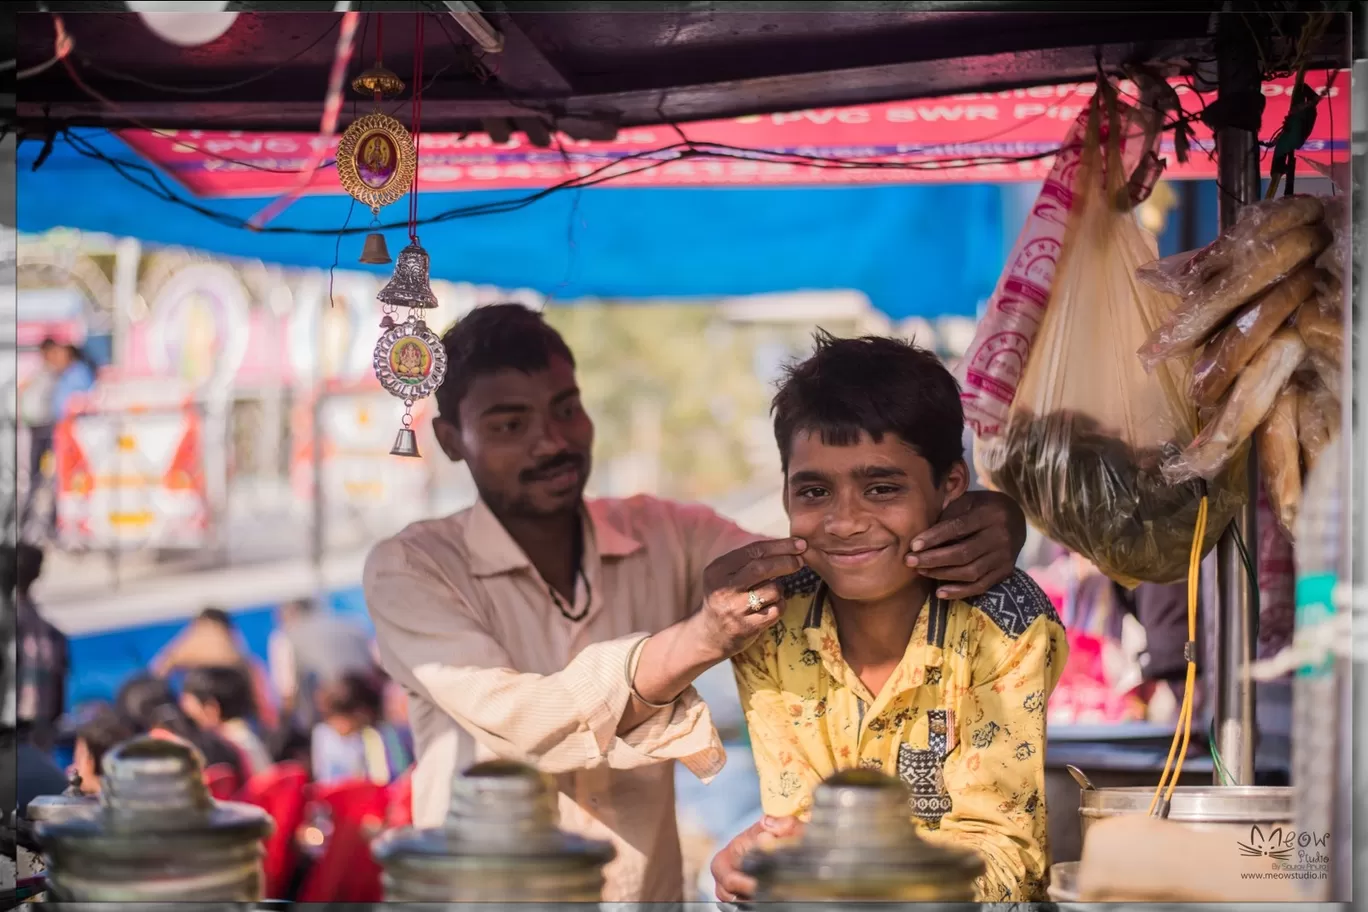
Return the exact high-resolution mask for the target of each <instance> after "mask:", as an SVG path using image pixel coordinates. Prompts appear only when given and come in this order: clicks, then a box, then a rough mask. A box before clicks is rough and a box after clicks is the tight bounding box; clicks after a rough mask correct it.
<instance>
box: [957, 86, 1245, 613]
mask: <svg viewBox="0 0 1368 912" xmlns="http://www.w3.org/2000/svg"><path fill="white" fill-rule="evenodd" d="M1109 105H1110V101H1109V99H1107V98H1106V97H1105V93H1101V92H1099V95H1098V96H1097V100H1096V101H1095V102H1094V104H1093V106H1092V111H1093V114H1092V117H1091V121H1090V132H1089V139H1090V142H1089V144H1088V145H1087V146H1086V147H1085V154H1084V155H1083V157H1082V158H1081V160H1080V163H1079V167H1080V172H1079V174H1078V176H1077V181H1076V187H1077V192H1078V193H1079V194H1080V195H1081V196H1080V199H1078V200H1076V201H1075V206H1074V209H1073V212H1072V213H1071V214H1070V218H1069V222H1068V228H1067V231H1066V232H1065V235H1064V243H1063V246H1062V249H1061V252H1060V259H1059V263H1058V266H1057V269H1056V272H1055V279H1054V283H1053V285H1052V287H1051V292H1050V297H1049V300H1048V302H1047V304H1046V307H1045V314H1044V318H1043V320H1042V322H1041V325H1040V329H1039V332H1038V333H1037V335H1036V338H1035V341H1034V344H1033V346H1032V348H1031V352H1030V356H1029V358H1028V359H1027V362H1026V366H1025V369H1024V371H1023V372H1022V376H1021V382H1020V384H1019V385H1018V387H1017V390H1016V394H1015V396H1014V397H1013V399H1012V403H1011V406H1010V409H1009V411H1008V414H1007V419H1006V421H1005V422H1004V423H1003V427H1002V430H1001V432H1000V433H998V434H996V435H993V436H984V435H982V434H981V435H980V436H979V437H978V438H977V440H976V443H975V459H976V462H977V464H978V467H979V469H980V474H981V477H982V478H983V479H984V480H985V481H986V482H988V483H989V484H991V485H992V486H993V487H995V488H997V489H998V490H1001V491H1003V492H1004V493H1006V494H1009V495H1010V496H1012V497H1013V498H1014V499H1015V500H1016V501H1017V503H1019V504H1020V505H1021V507H1022V509H1023V510H1024V511H1025V513H1026V515H1027V517H1028V518H1029V519H1030V521H1031V522H1032V524H1033V525H1035V526H1036V527H1037V528H1038V529H1039V530H1040V531H1041V532H1042V533H1043V534H1044V535H1046V536H1047V537H1048V538H1050V539H1052V540H1054V541H1056V542H1058V543H1060V544H1062V545H1064V546H1066V547H1067V548H1069V549H1070V550H1072V551H1074V552H1076V553H1078V554H1080V555H1082V556H1083V557H1085V558H1087V559H1088V560H1089V561H1091V562H1092V563H1093V564H1094V565H1095V566H1097V567H1098V569H1100V570H1101V571H1102V572H1103V573H1105V574H1107V575H1108V576H1110V577H1111V578H1112V579H1114V580H1116V581H1117V582H1120V583H1122V584H1124V585H1131V586H1133V585H1135V584H1137V583H1140V582H1154V583H1170V582H1174V581H1176V580H1180V579H1182V578H1184V577H1185V576H1186V574H1187V571H1188V561H1189V556H1190V552H1191V550H1192V537H1193V534H1194V531H1195V526H1196V520H1197V510H1198V506H1199V504H1200V502H1201V499H1202V496H1203V492H1204V491H1206V492H1209V495H1210V505H1209V521H1208V524H1207V531H1206V536H1205V541H1204V543H1203V544H1204V550H1205V548H1209V547H1211V546H1212V545H1214V544H1215V542H1216V539H1217V538H1218V537H1219V536H1220V533H1221V531H1222V529H1224V528H1225V526H1226V524H1227V523H1228V521H1229V519H1230V517H1231V516H1232V515H1233V514H1234V511H1235V510H1236V509H1237V508H1238V506H1239V505H1240V503H1241V502H1242V501H1243V490H1242V487H1243V484H1244V474H1245V473H1244V470H1243V468H1242V467H1240V466H1234V467H1232V468H1231V469H1230V471H1229V472H1228V473H1227V474H1226V476H1224V477H1221V478H1219V479H1217V480H1216V481H1214V482H1211V483H1209V484H1206V485H1204V484H1203V483H1202V482H1200V481H1193V482H1191V483H1186V484H1183V483H1180V484H1170V483H1168V482H1167V481H1166V480H1165V479H1164V477H1163V474H1162V466H1163V463H1164V461H1165V460H1166V458H1168V457H1172V456H1174V455H1176V454H1177V453H1179V452H1180V451H1181V450H1182V448H1183V447H1184V446H1186V445H1187V444H1188V443H1190V442H1191V440H1192V439H1193V437H1194V435H1195V434H1196V433H1197V429H1198V420H1197V414H1196V412H1195V410H1194V408H1193V407H1192V405H1191V404H1190V403H1189V401H1188V399H1187V376H1186V375H1187V373H1188V370H1189V369H1190V364H1187V363H1176V362H1175V363H1170V364H1163V365H1160V367H1159V369H1157V370H1155V371H1154V372H1153V373H1149V372H1147V371H1146V370H1145V369H1144V367H1142V366H1141V364H1140V362H1139V360H1138V359H1137V358H1136V357H1135V350H1136V348H1138V347H1139V345H1140V343H1141V342H1142V341H1143V340H1144V339H1145V338H1146V337H1147V336H1148V335H1149V334H1150V333H1151V332H1152V331H1153V330H1154V328H1155V327H1156V326H1158V325H1159V322H1160V320H1161V319H1162V318H1163V316H1164V315H1165V314H1166V313H1167V312H1168V306H1166V305H1167V304H1168V303H1169V302H1171V299H1168V298H1167V297H1166V296H1164V295H1162V294H1160V293H1159V292H1157V291H1155V290H1153V289H1151V288H1149V287H1147V286H1145V285H1143V284H1142V283H1140V282H1139V281H1137V279H1136V277H1135V272H1136V269H1137V268H1139V267H1140V266H1141V265H1143V264H1145V263H1147V262H1150V261H1151V260H1153V259H1154V255H1155V242H1154V238H1153V237H1152V236H1151V235H1150V234H1148V233H1147V232H1146V231H1145V230H1144V229H1143V228H1141V227H1140V225H1139V224H1138V223H1137V222H1136V220H1135V217H1134V215H1133V214H1131V213H1128V212H1118V211H1116V210H1115V209H1114V208H1113V207H1112V206H1111V205H1109V203H1108V201H1109V200H1110V199H1113V198H1114V195H1115V193H1116V192H1117V184H1118V182H1124V180H1125V176H1124V175H1125V169H1124V168H1120V167H1117V166H1116V164H1115V163H1116V158H1117V153H1116V149H1115V146H1114V145H1113V144H1111V143H1108V144H1106V145H1105V146H1104V145H1103V144H1102V143H1101V142H1100V140H1099V134H1100V130H1099V125H1100V123H1101V122H1102V120H1103V118H1104V117H1107V116H1109V114H1108V108H1109ZM1110 135H1115V132H1112V133H1111V134H1110Z"/></svg>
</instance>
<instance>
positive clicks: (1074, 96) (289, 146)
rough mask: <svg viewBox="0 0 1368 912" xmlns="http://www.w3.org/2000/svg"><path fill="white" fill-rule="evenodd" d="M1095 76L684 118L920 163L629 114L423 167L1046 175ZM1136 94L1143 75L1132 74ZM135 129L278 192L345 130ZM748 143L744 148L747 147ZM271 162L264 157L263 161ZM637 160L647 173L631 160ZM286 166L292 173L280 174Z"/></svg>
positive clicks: (1196, 167)
mask: <svg viewBox="0 0 1368 912" xmlns="http://www.w3.org/2000/svg"><path fill="white" fill-rule="evenodd" d="M1330 75H1331V74H1330V73H1328V72H1317V73H1310V74H1308V75H1307V84H1308V85H1310V86H1311V87H1312V88H1315V89H1319V90H1322V91H1324V89H1325V87H1326V84H1327V80H1328V78H1329V76H1330ZM1292 83H1293V81H1292V79H1291V78H1287V79H1281V80H1275V81H1272V82H1269V83H1266V84H1265V85H1264V96H1265V98H1267V102H1268V103H1267V106H1266V108H1265V111H1264V126H1263V131H1262V135H1263V137H1264V138H1265V139H1267V138H1269V137H1271V136H1272V135H1273V134H1274V133H1275V132H1277V130H1278V128H1279V127H1280V126H1281V125H1282V122H1283V118H1284V117H1286V115H1287V111H1288V107H1289V104H1290V95H1291V91H1292ZM1174 86H1175V88H1176V89H1177V91H1178V95H1179V98H1180V99H1181V100H1182V102H1183V105H1184V108H1185V110H1187V111H1189V112H1194V113H1195V112H1199V111H1200V110H1201V109H1202V106H1203V105H1204V104H1206V103H1209V102H1210V101H1211V100H1212V99H1213V98H1214V95H1205V94H1198V93H1196V92H1194V91H1192V90H1191V89H1189V88H1188V87H1187V85H1186V84H1183V83H1182V82H1181V81H1175V83H1174ZM1094 88H1095V87H1094V85H1093V84H1091V83H1086V84H1082V85H1061V86H1040V87H1036V88H1031V89H1015V90H1012V91H1005V92H988V93H972V94H967V95H955V96H951V97H948V98H929V99H921V100H917V101H903V102H891V103H887V104H875V105H860V106H856V107H848V108H823V109H816V110H808V111H791V112H788V113H783V114H766V115H762V116H752V117H739V118H735V119H731V120H715V121H705V122H700V123H691V124H683V125H681V128H682V130H683V132H684V134H685V135H686V136H687V137H688V138H689V139H690V140H692V141H694V142H700V143H701V142H707V143H718V144H721V145H726V146H734V147H738V148H740V149H764V150H768V151H773V152H783V153H787V154H789V155H799V156H813V157H818V158H822V159H836V158H840V159H860V160H861V161H871V162H884V163H900V164H917V163H921V164H923V165H927V166H928V167H925V168H921V169H909V168H888V167H886V168H838V167H830V166H822V165H808V164H802V163H794V162H772V161H770V162H762V161H755V160H744V158H715V157H706V158H704V157H696V158H689V159H682V160H676V161H671V162H668V163H666V164H663V165H660V166H658V167H654V168H651V169H649V170H641V171H638V170H637V169H640V168H642V167H643V166H644V165H645V164H647V161H646V160H644V159H642V158H635V159H628V158H627V157H628V156H633V155H636V156H640V155H642V154H643V153H647V152H650V151H651V150H653V149H658V148H661V147H664V146H669V145H671V144H674V143H678V142H679V141H680V137H679V134H678V133H677V132H676V131H675V130H674V129H673V128H671V127H668V126H663V127H631V128H627V129H624V130H623V131H622V132H621V133H620V134H619V135H618V138H617V139H616V140H614V141H612V142H589V141H577V140H572V139H570V138H568V137H565V136H559V137H558V140H559V143H560V147H559V148H552V149H538V148H536V147H534V146H532V145H530V144H529V143H528V142H527V139H526V137H525V136H523V135H522V134H517V135H515V136H513V137H512V138H511V139H510V140H509V141H508V142H505V143H495V142H493V140H491V139H490V137H489V136H487V135H485V134H472V135H468V136H463V135H459V134H454V133H443V134H425V135H424V136H423V142H422V149H421V157H420V160H419V180H420V183H421V186H422V187H423V189H424V191H426V192H441V191H451V190H498V189H517V188H527V189H535V188H540V187H546V186H550V185H552V184H556V183H560V182H562V181H564V180H566V179H568V178H571V177H575V176H583V175H588V174H590V173H591V172H594V171H596V170H597V169H599V168H603V167H605V166H609V168H610V170H608V171H606V172H604V173H603V174H601V175H598V176H607V175H609V174H616V175H618V176H616V177H614V179H613V180H612V181H611V183H610V186H675V187H699V186H756V185H776V186H782V185H804V184H850V183H923V182H937V183H940V182H962V183H975V182H978V183H984V182H990V183H999V182H1008V181H1039V180H1043V179H1044V178H1045V176H1046V175H1048V174H1049V172H1050V168H1051V165H1052V163H1053V162H1052V158H1051V157H1050V156H1048V155H1045V154H1046V153H1049V152H1050V151H1051V150H1053V149H1055V148H1057V147H1058V146H1059V144H1060V143H1061V142H1062V141H1063V139H1064V135H1065V133H1066V132H1067V131H1068V128H1069V126H1070V125H1071V124H1072V123H1073V121H1074V120H1075V119H1076V118H1077V117H1078V115H1079V114H1080V113H1081V112H1082V111H1083V108H1084V106H1085V105H1086V104H1087V102H1088V99H1089V98H1090V97H1091V96H1092V94H1093V92H1094ZM1121 89H1122V92H1123V95H1129V96H1131V97H1132V98H1133V97H1134V96H1135V94H1136V90H1135V87H1134V86H1132V85H1129V84H1126V83H1123V84H1122V86H1121ZM1195 128H1196V133H1197V146H1196V147H1195V148H1193V149H1192V153H1191V157H1190V159H1189V161H1188V162H1187V164H1185V165H1179V164H1178V163H1177V160H1176V158H1175V157H1174V156H1173V154H1172V147H1171V145H1166V146H1165V149H1164V152H1165V153H1166V157H1167V158H1168V160H1169V166H1168V170H1167V172H1166V173H1165V176H1166V177H1168V178H1178V179H1204V178H1214V177H1215V176H1216V166H1215V162H1214V160H1213V159H1212V157H1211V154H1210V151H1211V131H1209V130H1207V129H1206V128H1205V127H1203V126H1202V125H1201V124H1200V123H1197V124H1195ZM121 135H122V136H123V138H124V140H125V141H126V142H127V143H128V144H129V145H130V146H131V147H132V148H133V149H134V150H135V151H136V152H138V153H139V154H140V155H142V156H143V157H145V158H147V159H149V160H150V161H153V162H155V163H156V164H158V165H160V166H161V167H162V168H164V169H166V170H167V171H168V172H169V173H170V174H171V175H173V176H174V177H175V178H176V179H177V180H179V181H180V182H181V183H182V184H183V185H184V186H185V187H186V188H187V189H188V190H190V191H191V192H192V193H194V194H195V195H197V196H201V197H229V196H243V197H251V196H270V195H273V194H279V193H283V192H286V191H288V190H289V189H290V188H292V187H293V186H294V184H295V182H296V180H297V179H298V174H297V172H299V171H300V170H302V169H306V168H307V167H308V166H309V164H310V161H311V159H312V157H313V155H314V154H315V153H316V151H317V150H318V145H319V144H320V143H322V144H323V145H324V146H326V147H327V148H326V151H327V152H328V154H329V155H331V154H332V152H333V151H334V150H335V149H336V145H337V138H336V137H333V138H332V139H330V140H326V141H323V140H319V138H318V137H317V136H314V135H312V134H305V133H241V132H225V131H220V132H215V131H208V130H181V131H155V132H153V131H145V130H125V131H123V133H122V134H121ZM1348 135H1349V76H1348V73H1347V71H1342V72H1340V73H1339V74H1337V75H1336V78H1335V79H1334V81H1333V83H1332V84H1331V85H1330V89H1329V94H1328V97H1327V98H1326V100H1325V102H1323V103H1322V105H1321V107H1320V109H1319V112H1318V116H1317V118H1316V126H1315V129H1314V131H1313V132H1312V135H1311V139H1310V140H1309V141H1308V142H1307V144H1306V146H1305V147H1304V149H1303V150H1302V154H1303V156H1304V157H1305V158H1307V159H1309V160H1311V161H1315V162H1319V163H1321V164H1328V163H1331V162H1332V161H1334V160H1336V159H1340V160H1347V158H1348V155H1349V151H1348V141H1347V138H1348ZM736 154H738V155H742V156H744V154H745V153H744V152H741V153H736ZM1030 155H1045V157H1042V158H1039V159H1035V160H1031V161H1011V162H1007V163H994V164H973V165H970V166H968V167H964V166H962V165H957V164H956V160H959V161H960V162H963V160H964V159H975V158H982V157H985V156H998V157H1004V158H1013V159H1016V158H1021V157H1024V156H1030ZM263 169H267V170H263ZM633 171H635V172H636V173H629V172H633ZM280 172H284V173H280ZM307 192H309V193H315V194H317V193H325V194H334V193H336V194H340V193H342V192H343V191H342V188H341V186H340V185H339V184H338V181H337V175H336V173H335V172H334V171H333V169H332V168H327V169H323V170H321V171H320V172H319V173H318V174H316V175H315V177H314V179H313V181H312V182H311V184H310V185H309V187H308V189H307Z"/></svg>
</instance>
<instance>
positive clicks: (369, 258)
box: [361, 231, 394, 266]
mask: <svg viewBox="0 0 1368 912" xmlns="http://www.w3.org/2000/svg"><path fill="white" fill-rule="evenodd" d="M361 262H362V263H365V264H366V265H368V266H385V265H387V264H389V263H393V262H394V260H392V259H390V253H389V247H387V246H386V245H385V236H384V235H383V234H380V233H379V232H378V231H377V232H374V233H372V234H368V235H366V243H365V245H364V246H363V247H362V248H361Z"/></svg>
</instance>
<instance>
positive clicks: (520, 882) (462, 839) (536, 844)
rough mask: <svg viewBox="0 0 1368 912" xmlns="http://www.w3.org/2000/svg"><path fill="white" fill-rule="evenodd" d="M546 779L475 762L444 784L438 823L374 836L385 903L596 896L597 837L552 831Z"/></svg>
mask: <svg viewBox="0 0 1368 912" xmlns="http://www.w3.org/2000/svg"><path fill="white" fill-rule="evenodd" d="M557 796H558V792H557V789H556V784H555V781H554V780H553V779H551V777H549V776H546V775H544V774H542V773H539V772H537V771H536V770H535V769H533V768H532V767H530V766H526V765H524V764H521V763H513V762H510V761H505V760H494V761H490V762H488V763H478V764H476V765H475V766H472V767H471V768H470V769H468V770H466V772H465V773H464V774H463V775H460V776H457V777H456V779H455V781H454V782H453V783H452V786H451V808H450V811H449V813H448V815H447V819H446V823H445V824H444V825H443V826H442V827H441V828H439V829H428V830H419V829H415V828H412V827H406V828H404V829H401V830H394V831H391V832H389V833H386V834H385V835H383V836H381V837H380V838H379V839H377V840H376V841H375V844H374V845H373V846H372V853H373V854H374V856H375V859H376V861H378V862H379V863H380V864H381V865H382V866H383V868H384V879H383V880H384V888H385V899H386V900H387V901H389V902H440V903H446V902H463V903H470V902H475V903H491V904H500V905H502V904H505V903H513V902H520V903H541V902H545V903H557V904H559V903H567V902H571V903H573V902H599V901H600V900H601V899H602V896H603V866H604V865H606V864H607V863H608V862H610V861H612V860H613V857H614V856H615V854H616V852H615V850H614V849H613V847H612V845H610V844H609V843H606V842H593V841H590V840H587V839H582V838H580V837H578V836H574V835H572V834H570V833H566V832H563V831H562V830H560V829H558V828H557V826H556V825H557V822H558V821H559V817H560V814H559V811H558V808H557V800H558V797H557Z"/></svg>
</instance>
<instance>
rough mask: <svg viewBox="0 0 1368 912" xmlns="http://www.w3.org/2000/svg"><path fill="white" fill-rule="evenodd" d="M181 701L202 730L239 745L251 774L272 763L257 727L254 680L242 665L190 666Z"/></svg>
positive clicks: (246, 771) (188, 714) (182, 705)
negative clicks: (253, 693)
mask: <svg viewBox="0 0 1368 912" xmlns="http://www.w3.org/2000/svg"><path fill="white" fill-rule="evenodd" d="M180 704H181V709H182V710H184V711H185V714H186V715H187V716H189V717H190V719H191V720H192V721H193V722H194V723H195V724H196V725H198V726H199V727H200V728H201V729H202V730H204V731H207V732H212V733H214V734H216V735H218V736H219V737H220V738H222V739H223V740H225V741H227V742H228V743H229V744H231V745H232V746H233V747H235V748H237V750H238V751H239V753H241V755H242V758H243V761H244V766H245V767H246V770H245V773H246V775H247V776H248V777H250V776H253V775H255V774H257V773H259V772H261V771H263V770H265V769H267V768H268V767H270V765H271V755H270V752H269V751H267V750H266V745H265V744H264V743H263V742H262V740H261V737H260V736H259V735H258V734H257V732H256V729H255V727H254V726H255V724H256V722H257V719H256V702H255V700H253V698H252V683H251V681H249V680H248V679H247V675H246V674H244V673H243V672H242V670H241V669H240V668H239V667H236V666H235V667H223V668H219V667H204V668H192V669H190V671H188V672H187V673H186V675H185V683H184V684H183V685H182V687H181V699H180Z"/></svg>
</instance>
